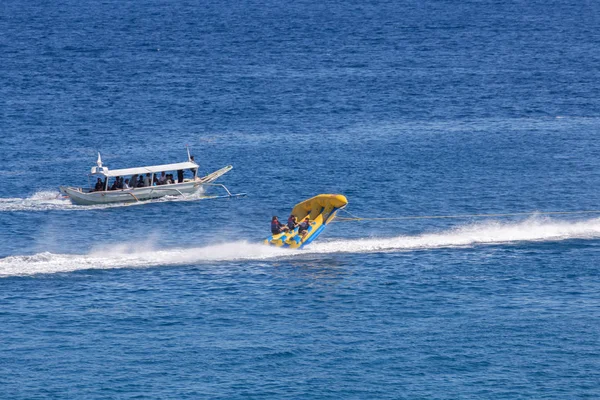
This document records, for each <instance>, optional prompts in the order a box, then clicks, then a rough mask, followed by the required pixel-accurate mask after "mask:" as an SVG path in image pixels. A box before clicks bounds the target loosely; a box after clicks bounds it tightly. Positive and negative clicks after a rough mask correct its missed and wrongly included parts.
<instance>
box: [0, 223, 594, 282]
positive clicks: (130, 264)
mask: <svg viewBox="0 0 600 400" xmlns="http://www.w3.org/2000/svg"><path fill="white" fill-rule="evenodd" d="M567 239H590V240H593V239H600V218H595V219H589V220H582V221H555V220H551V219H540V218H530V219H528V220H526V221H522V222H507V223H500V222H495V221H494V222H489V221H488V222H483V223H478V224H471V225H463V226H459V227H457V228H455V229H451V230H448V231H443V232H439V233H427V234H422V235H416V236H396V237H387V238H376V237H372V238H364V239H352V240H340V239H337V240H331V241H320V242H316V243H313V244H311V245H310V246H308V247H307V248H306V249H304V250H289V249H281V248H276V247H268V246H265V245H263V244H260V243H247V242H230V243H223V244H219V245H212V246H204V247H196V248H175V249H168V250H153V249H151V248H146V249H139V248H138V249H133V248H132V247H133V245H122V246H121V247H120V248H119V249H115V248H114V246H113V247H111V251H110V252H108V251H106V250H103V249H95V250H93V251H91V252H90V253H88V254H85V255H68V254H51V253H39V254H35V255H31V256H10V257H6V258H3V259H0V277H7V276H15V275H32V274H39V273H56V272H69V271H76V270H84V269H111V268H143V267H153V266H164V265H186V264H199V263H227V262H232V261H256V260H274V259H277V260H281V259H289V258H292V257H298V256H301V255H306V254H313V255H315V254H331V253H373V252H393V251H410V250H420V249H436V248H452V247H469V246H475V245H478V244H502V243H513V242H523V241H559V240H567Z"/></svg>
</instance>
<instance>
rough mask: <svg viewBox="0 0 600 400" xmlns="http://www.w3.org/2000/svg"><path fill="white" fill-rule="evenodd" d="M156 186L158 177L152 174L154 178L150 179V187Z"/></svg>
mask: <svg viewBox="0 0 600 400" xmlns="http://www.w3.org/2000/svg"><path fill="white" fill-rule="evenodd" d="M156 185H158V175H156V174H154V177H153V178H152V186H156Z"/></svg>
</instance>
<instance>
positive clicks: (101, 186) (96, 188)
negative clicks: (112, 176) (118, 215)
mask: <svg viewBox="0 0 600 400" xmlns="http://www.w3.org/2000/svg"><path fill="white" fill-rule="evenodd" d="M103 190H104V183H102V179H101V178H98V180H97V181H96V186H94V191H96V192H101V191H103Z"/></svg>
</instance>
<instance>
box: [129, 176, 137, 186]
mask: <svg viewBox="0 0 600 400" xmlns="http://www.w3.org/2000/svg"><path fill="white" fill-rule="evenodd" d="M137 177H138V176H137V175H131V180H130V181H129V186H131V188H132V189H134V188H136V187H137Z"/></svg>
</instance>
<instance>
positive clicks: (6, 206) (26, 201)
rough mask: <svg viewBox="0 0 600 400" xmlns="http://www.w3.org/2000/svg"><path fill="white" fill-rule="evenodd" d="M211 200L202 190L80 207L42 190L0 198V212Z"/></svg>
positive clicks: (82, 207)
mask: <svg viewBox="0 0 600 400" xmlns="http://www.w3.org/2000/svg"><path fill="white" fill-rule="evenodd" d="M211 198H213V197H212V196H206V195H205V194H204V191H203V190H199V191H198V192H196V193H194V194H191V195H186V196H185V197H182V196H165V197H162V198H159V199H154V200H148V201H141V202H136V203H113V204H99V205H90V206H82V205H76V204H72V203H71V201H70V200H69V199H68V198H67V197H65V196H62V195H61V194H60V193H59V192H57V191H52V190H43V191H39V192H36V193H35V194H33V195H32V196H29V197H26V198H20V197H9V198H6V197H5V198H0V212H14V211H53V210H60V211H64V210H71V211H88V210H97V209H105V208H115V207H130V206H136V205H142V204H147V203H159V202H165V201H198V200H208V199H211Z"/></svg>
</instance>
